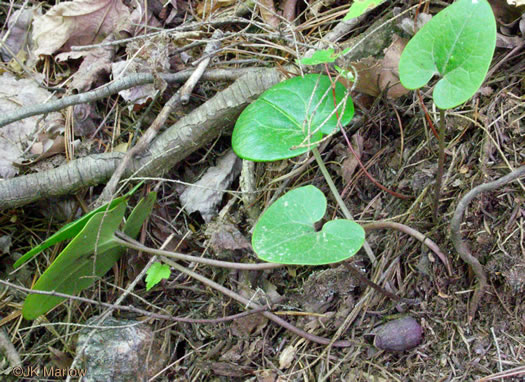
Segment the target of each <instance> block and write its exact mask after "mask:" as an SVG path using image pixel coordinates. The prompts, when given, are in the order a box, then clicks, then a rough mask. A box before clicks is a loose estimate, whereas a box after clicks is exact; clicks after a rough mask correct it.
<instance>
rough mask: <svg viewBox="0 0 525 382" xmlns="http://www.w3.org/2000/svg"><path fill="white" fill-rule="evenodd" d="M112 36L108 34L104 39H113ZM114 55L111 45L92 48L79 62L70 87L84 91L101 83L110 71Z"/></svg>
mask: <svg viewBox="0 0 525 382" xmlns="http://www.w3.org/2000/svg"><path fill="white" fill-rule="evenodd" d="M113 40H114V37H113V36H108V37H107V38H106V39H105V40H104V41H113ZM114 57H115V48H114V47H113V46H102V47H100V48H96V49H92V50H90V51H89V53H88V54H87V56H86V57H85V58H84V60H83V61H82V63H81V64H80V66H79V68H78V71H77V72H76V73H75V75H74V77H73V81H72V82H71V88H72V89H76V90H78V91H79V92H84V91H87V90H90V89H92V88H93V87H96V86H99V85H102V84H103V83H104V80H105V78H104V77H106V76H107V75H108V74H109V73H110V71H111V63H112V62H113V58H114Z"/></svg>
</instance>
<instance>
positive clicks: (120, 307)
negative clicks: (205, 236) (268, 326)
mask: <svg viewBox="0 0 525 382" xmlns="http://www.w3.org/2000/svg"><path fill="white" fill-rule="evenodd" d="M0 284H4V285H5V286H7V287H9V288H14V289H18V290H21V291H22V292H26V293H28V294H40V295H44V296H54V297H61V298H66V299H69V300H74V301H80V302H84V303H87V304H92V305H97V306H101V307H104V308H108V309H110V310H121V311H125V312H133V313H138V314H141V315H144V316H148V317H151V318H154V319H157V320H168V321H175V322H184V323H189V324H216V323H219V322H226V321H231V320H236V319H238V318H241V317H245V316H249V315H251V314H255V313H260V312H262V311H265V310H268V308H267V307H258V308H256V309H252V310H250V311H247V312H242V313H237V314H233V315H230V316H224V317H220V318H186V317H175V316H170V315H167V314H157V313H151V312H148V311H147V310H144V309H140V308H135V307H134V306H132V305H118V304H109V303H107V302H101V301H96V300H92V299H90V298H85V297H79V296H73V295H70V294H65V293H59V292H55V291H45V290H35V289H29V288H25V287H23V286H20V285H16V284H13V283H10V282H9V281H4V280H0ZM2 334H3V332H1V331H0V348H2V346H3V343H2ZM11 346H12V345H11ZM15 352H16V350H15ZM19 360H20V358H19ZM19 362H20V363H21V361H19Z"/></svg>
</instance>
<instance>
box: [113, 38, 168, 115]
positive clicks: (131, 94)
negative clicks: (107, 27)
mask: <svg viewBox="0 0 525 382" xmlns="http://www.w3.org/2000/svg"><path fill="white" fill-rule="evenodd" d="M172 49H174V48H173V46H172V45H170V43H169V39H168V38H167V37H166V36H162V35H161V36H157V37H156V38H153V39H148V40H139V41H134V42H131V43H129V44H128V45H127V47H126V53H127V55H128V57H131V58H130V59H129V60H127V61H119V62H114V63H113V64H112V65H111V72H112V74H113V78H114V79H117V78H120V77H123V76H126V75H130V74H135V73H151V74H154V75H155V74H159V73H165V72H168V71H169V69H170V52H171V51H172ZM156 91H157V88H156V85H155V84H154V83H153V84H146V85H141V86H134V87H132V88H131V89H126V90H122V91H120V92H119V95H120V96H121V97H122V98H124V99H125V100H126V101H128V102H130V103H132V104H135V105H142V104H144V103H146V102H147V101H148V99H150V98H153V97H154V95H155V93H156Z"/></svg>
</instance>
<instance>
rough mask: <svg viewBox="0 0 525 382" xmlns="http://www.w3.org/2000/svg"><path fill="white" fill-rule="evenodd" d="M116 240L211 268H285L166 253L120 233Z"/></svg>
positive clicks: (122, 243) (155, 253)
mask: <svg viewBox="0 0 525 382" xmlns="http://www.w3.org/2000/svg"><path fill="white" fill-rule="evenodd" d="M114 240H115V242H117V243H119V244H121V245H122V246H124V247H126V248H131V249H135V250H137V251H142V252H146V253H150V254H152V255H158V256H166V257H169V258H172V259H176V260H182V261H189V262H193V263H200V264H206V265H211V266H214V267H220V268H228V269H237V270H242V271H262V270H265V269H274V268H280V267H282V266H283V265H282V264H275V263H259V264H246V263H232V262H229V261H220V260H213V259H207V258H205V257H197V256H190V255H184V254H182V253H177V252H170V251H165V250H162V249H154V248H149V247H146V246H145V245H142V244H141V243H139V242H138V241H136V240H134V239H132V238H131V237H129V236H127V235H125V234H124V233H122V232H119V231H117V232H115V235H114Z"/></svg>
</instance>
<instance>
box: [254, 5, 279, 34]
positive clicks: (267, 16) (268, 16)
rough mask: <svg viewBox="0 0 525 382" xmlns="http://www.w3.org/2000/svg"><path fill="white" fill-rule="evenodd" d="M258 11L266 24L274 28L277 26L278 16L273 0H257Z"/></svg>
mask: <svg viewBox="0 0 525 382" xmlns="http://www.w3.org/2000/svg"><path fill="white" fill-rule="evenodd" d="M259 12H260V13H261V17H262V19H263V20H264V21H265V22H266V24H268V25H270V26H272V27H274V28H277V27H278V26H279V18H278V17H277V11H276V10H275V4H274V2H273V0H259Z"/></svg>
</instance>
